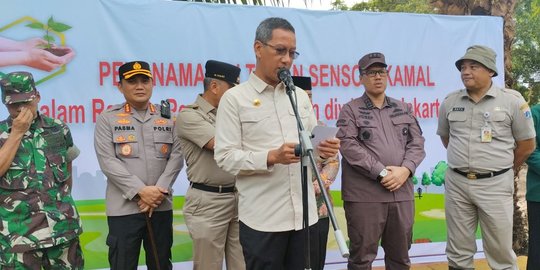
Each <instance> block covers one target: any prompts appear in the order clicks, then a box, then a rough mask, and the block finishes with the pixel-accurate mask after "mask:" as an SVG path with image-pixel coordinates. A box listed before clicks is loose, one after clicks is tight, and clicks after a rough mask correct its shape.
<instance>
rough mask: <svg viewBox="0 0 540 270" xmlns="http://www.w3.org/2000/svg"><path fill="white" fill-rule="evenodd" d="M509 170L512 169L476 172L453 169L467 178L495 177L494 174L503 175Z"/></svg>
mask: <svg viewBox="0 0 540 270" xmlns="http://www.w3.org/2000/svg"><path fill="white" fill-rule="evenodd" d="M508 170H510V168H507V169H502V170H500V171H498V172H489V173H475V172H462V171H460V170H458V169H452V171H454V172H456V173H458V174H461V175H463V176H465V177H467V179H470V180H476V179H482V178H490V177H494V176H497V175H501V174H503V173H505V172H507V171H508Z"/></svg>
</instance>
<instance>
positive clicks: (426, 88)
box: [0, 0, 504, 266]
mask: <svg viewBox="0 0 540 270" xmlns="http://www.w3.org/2000/svg"><path fill="white" fill-rule="evenodd" d="M271 16H279V17H283V18H286V19H287V20H289V21H290V22H291V23H292V25H293V26H294V27H295V28H296V39H297V50H298V52H300V56H299V58H298V59H297V60H295V62H294V66H293V68H292V70H291V71H292V73H294V75H303V76H310V77H311V78H312V82H313V89H314V90H313V92H314V94H313V96H314V108H315V112H316V113H317V117H318V118H319V120H321V121H323V122H327V123H328V124H329V125H334V124H335V121H336V118H337V117H338V114H339V111H340V108H341V106H342V105H343V104H344V103H346V102H348V101H349V100H350V99H351V98H354V97H358V96H361V95H362V93H363V88H362V86H361V85H360V80H359V73H358V66H357V62H358V59H359V58H360V57H361V56H362V55H364V54H366V53H368V52H374V51H379V52H383V53H384V54H385V55H386V60H387V63H388V64H389V66H388V70H389V76H388V90H387V94H388V95H389V96H392V97H395V98H399V99H403V100H404V101H406V102H409V103H411V104H412V106H413V108H414V110H415V114H416V116H417V117H418V120H419V123H420V126H421V127H422V129H423V132H424V136H425V137H426V152H427V157H426V159H425V160H424V162H423V163H422V165H421V166H420V167H419V168H418V169H417V172H416V177H417V178H418V187H420V188H423V194H424V195H426V191H427V190H426V189H428V185H427V184H428V181H427V180H428V179H427V178H425V176H424V174H425V175H427V176H429V177H431V176H432V175H433V172H434V170H435V167H436V165H437V164H438V163H439V162H440V161H444V160H445V159H446V151H445V150H444V148H443V147H442V144H441V143H440V140H439V138H438V136H436V134H435V131H436V126H437V117H438V110H439V106H440V104H441V103H442V101H443V99H444V97H445V96H446V95H447V94H448V93H449V92H450V91H453V90H455V89H458V88H461V87H462V84H461V80H460V74H459V72H458V71H457V69H456V67H455V65H454V62H455V61H456V60H457V59H458V58H459V57H461V56H462V55H463V54H464V52H465V50H466V48H467V47H469V46H471V45H473V44H482V45H487V46H489V47H491V48H493V49H494V50H495V51H496V52H497V54H498V56H497V68H498V69H499V70H504V67H503V38H502V35H503V34H502V23H503V22H502V19H501V18H498V17H487V16H439V15H419V14H404V13H364V12H341V11H309V10H299V9H288V8H272V7H254V6H238V5H225V4H204V3H192V2H175V1H157V0H137V1H135V0H131V1H126V0H121V1H120V0H101V1H67V0H48V1H40V0H22V1H21V0H17V1H14V0H9V1H6V0H4V1H2V3H1V4H0V38H3V39H11V40H18V41H22V40H27V39H30V38H35V37H43V36H44V35H47V33H46V32H45V31H44V30H39V29H35V28H32V27H29V26H28V25H29V24H31V23H35V22H41V23H43V24H46V23H47V22H48V21H49V20H50V18H53V20H54V21H55V22H60V23H63V24H65V25H67V26H70V27H71V28H70V29H67V30H65V29H62V31H54V30H51V31H49V33H48V35H49V36H50V37H52V39H54V40H53V41H54V42H55V43H56V44H57V45H58V46H66V47H69V48H71V49H72V50H73V51H74V52H75V56H74V57H73V58H72V59H71V60H70V61H69V63H67V64H66V65H65V66H62V67H60V68H56V69H54V70H52V71H43V70H39V69H35V68H31V67H28V66H24V65H13V66H5V65H2V59H0V71H1V72H3V73H7V72H11V71H15V70H25V71H30V72H32V73H33V74H34V77H35V78H36V80H37V81H39V84H38V85H37V88H38V90H40V92H41V95H42V99H41V102H40V107H39V110H40V112H41V113H43V114H45V115H48V116H51V117H55V118H59V119H61V120H63V121H65V122H66V123H68V124H69V127H70V128H71V131H72V134H73V137H74V141H75V143H76V144H77V145H78V147H79V148H80V149H81V156H80V157H79V158H78V159H77V160H75V162H74V164H73V165H74V166H73V168H74V183H75V184H74V189H73V196H74V197H75V199H76V200H79V201H83V200H96V199H97V200H102V199H103V198H104V194H105V185H106V179H105V177H104V175H103V174H102V173H101V172H100V170H99V166H98V163H97V160H96V157H95V152H94V148H93V134H94V126H95V121H96V117H97V115H98V114H99V113H101V112H102V111H103V110H105V109H106V108H107V106H110V105H112V104H117V103H121V102H123V96H122V95H121V94H120V93H119V92H118V90H117V89H116V85H117V80H118V74H117V69H118V67H119V66H120V65H121V64H122V63H123V62H125V61H131V60H144V61H147V62H149V63H150V64H151V66H152V69H153V74H154V78H155V88H154V93H153V98H152V101H153V102H154V103H159V101H160V100H161V99H169V100H170V101H171V104H172V110H173V113H174V114H175V113H176V112H178V111H179V110H180V109H181V108H182V107H183V106H184V105H187V104H190V103H192V102H193V101H194V100H195V97H196V95H197V94H198V93H200V92H202V81H203V77H204V63H205V62H206V61H207V60H208V59H215V60H220V61H225V62H229V63H233V64H236V65H238V66H239V67H240V68H241V69H242V73H241V81H244V80H246V79H247V78H248V75H249V73H250V72H251V71H252V70H253V69H254V67H255V57H254V53H253V41H254V36H255V29H256V27H257V25H258V24H259V22H260V21H262V20H263V19H265V18H267V17H271ZM49 39H51V38H49ZM6 50H7V49H6V48H2V44H1V43H0V52H2V51H6ZM502 75H503V74H500V75H499V76H498V77H495V78H494V80H495V83H497V84H500V85H502V84H503V82H504V77H503V76H502ZM7 115H8V114H7V110H6V109H5V108H4V109H0V118H1V119H5V118H6V117H7ZM184 171H185V170H183V172H182V173H181V176H180V177H179V179H178V180H177V182H176V184H175V186H174V187H175V195H183V194H184V193H185V191H186V188H187V179H186V176H185V172H184ZM423 178H425V182H424V184H426V185H425V186H424V187H421V186H420V184H422V182H423V181H422V179H423ZM332 189H333V190H339V189H340V180H339V179H338V180H336V183H335V184H334V185H333V186H332ZM429 191H430V192H429V193H430V194H431V193H433V194H439V195H440V193H442V191H443V188H442V187H440V186H433V185H432V186H430V187H429ZM441 197H442V195H441ZM336 199H338V201H339V198H336ZM425 199H429V197H428V198H425ZM425 199H424V201H425ZM436 200H437V201H439V200H440V198H439V199H436ZM418 201H420V202H421V200H417V208H418V207H420V208H421V207H422V206H421V205H419V202H418ZM337 204H338V205H339V203H337ZM437 205H438V204H437ZM441 209H442V204H441V207H440V209H438V210H437V211H438V212H437V211H435V212H437V213H435V212H433V211H434V210H433V209H428V210H426V213H428V214H425V213H424V214H423V216H419V214H418V209H417V217H416V221H417V223H416V224H419V223H421V222H422V220H423V218H424V217H431V218H433V217H437V218H438V219H441V216H440V215H441ZM176 210H177V211H178V212H179V215H181V211H180V209H176ZM338 213H340V212H339V211H338ZM429 213H431V214H429ZM433 213H435V214H433ZM442 213H443V214H444V211H442ZM83 214H84V213H83ZM443 218H444V217H442V219H443ZM443 221H444V220H443ZM441 224H444V222H443V223H441ZM342 226H343V227H344V226H345V225H342ZM86 231H87V232H88V230H86ZM443 232H444V230H443V231H441V233H440V234H442V235H440V236H439V237H431V238H430V237H426V238H429V239H427V240H426V239H424V240H425V241H426V242H444V240H445V236H444V233H443ZM184 233H185V231H184ZM433 238H434V239H433ZM100 239H101V237H100ZM415 239H416V229H415ZM420 242H421V241H420ZM187 252H189V251H187ZM189 258H190V257H189V256H186V257H184V258H180V259H177V261H178V260H180V261H181V260H189ZM105 266H106V264H105Z"/></svg>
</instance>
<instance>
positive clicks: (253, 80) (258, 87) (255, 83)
mask: <svg viewBox="0 0 540 270" xmlns="http://www.w3.org/2000/svg"><path fill="white" fill-rule="evenodd" d="M248 83H249V84H250V85H251V86H252V87H253V88H255V91H257V92H258V93H259V94H260V93H262V92H263V91H264V90H273V89H275V90H278V91H285V84H284V83H283V82H280V83H279V84H278V85H276V87H275V88H274V87H273V86H271V85H269V84H267V83H266V82H264V81H263V80H262V79H261V78H259V77H257V75H255V72H251V74H249V79H248Z"/></svg>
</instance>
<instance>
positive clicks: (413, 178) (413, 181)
mask: <svg viewBox="0 0 540 270" xmlns="http://www.w3.org/2000/svg"><path fill="white" fill-rule="evenodd" d="M412 183H413V185H418V177H416V175H413V177H412Z"/></svg>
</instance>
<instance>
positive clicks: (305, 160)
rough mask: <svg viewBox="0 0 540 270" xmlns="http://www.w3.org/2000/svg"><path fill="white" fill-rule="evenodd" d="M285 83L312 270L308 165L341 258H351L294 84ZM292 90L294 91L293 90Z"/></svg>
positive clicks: (307, 247) (308, 264)
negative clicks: (298, 158)
mask: <svg viewBox="0 0 540 270" xmlns="http://www.w3.org/2000/svg"><path fill="white" fill-rule="evenodd" d="M284 83H285V88H286V93H287V95H288V96H289V100H290V102H291V105H292V108H293V111H294V116H295V118H296V123H297V127H298V135H299V138H300V150H301V152H300V153H299V154H301V155H302V159H301V163H300V164H301V167H302V170H301V178H302V206H303V223H304V234H305V241H304V242H305V243H304V244H305V248H304V258H305V265H306V269H311V268H310V265H311V261H310V245H309V244H310V235H309V216H308V215H309V213H308V197H307V185H308V179H307V177H308V164H309V163H311V166H312V168H313V171H314V172H315V175H316V178H317V182H318V183H319V187H320V189H321V193H322V195H323V199H324V203H325V204H326V206H327V208H328V216H329V217H330V221H331V222H332V227H334V236H335V238H336V242H337V244H338V247H339V250H340V252H341V256H342V257H343V258H348V257H349V248H348V247H347V244H346V242H345V238H344V237H343V233H342V232H341V230H340V229H339V225H338V223H337V220H336V216H335V214H334V209H333V208H332V205H331V203H330V200H329V199H328V193H327V192H326V189H325V188H324V183H323V182H322V180H321V175H320V173H319V170H317V166H316V162H315V158H314V155H313V144H312V143H311V132H309V131H306V130H305V129H304V125H303V124H302V120H301V119H300V115H299V114H298V104H297V102H296V96H294V97H293V91H294V89H295V88H294V87H295V86H294V84H292V80H291V81H290V82H286V81H284ZM291 88H292V89H291Z"/></svg>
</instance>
